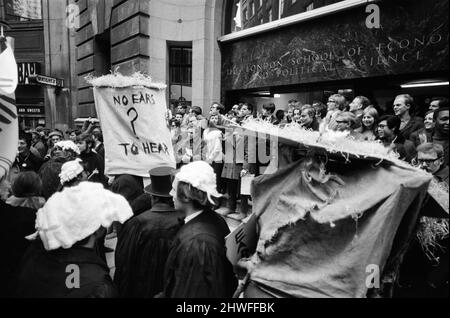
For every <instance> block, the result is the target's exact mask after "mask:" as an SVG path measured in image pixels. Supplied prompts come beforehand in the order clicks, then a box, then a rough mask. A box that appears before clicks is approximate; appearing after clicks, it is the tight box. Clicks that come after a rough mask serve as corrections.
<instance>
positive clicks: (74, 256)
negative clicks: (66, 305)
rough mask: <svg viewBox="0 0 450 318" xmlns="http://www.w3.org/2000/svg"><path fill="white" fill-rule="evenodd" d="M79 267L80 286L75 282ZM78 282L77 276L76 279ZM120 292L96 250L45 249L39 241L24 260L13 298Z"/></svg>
mask: <svg viewBox="0 0 450 318" xmlns="http://www.w3.org/2000/svg"><path fill="white" fill-rule="evenodd" d="M74 265H75V266H77V268H78V269H79V271H78V273H79V288H75V287H76V286H74V285H71V284H73V283H74V282H75V279H76V278H75V277H76V276H71V275H76V272H77V270H76V269H74ZM77 281H78V279H77ZM116 296H117V291H116V289H115V287H114V285H113V283H112V280H111V277H110V276H109V268H108V266H107V265H106V263H105V262H104V261H103V260H102V259H101V258H100V257H99V256H98V255H97V254H96V252H95V250H94V249H91V248H85V247H76V246H75V247H71V248H69V249H62V248H60V249H57V250H54V251H46V250H45V249H44V246H43V245H42V242H41V241H40V240H36V241H35V242H34V243H33V244H32V245H31V246H30V248H29V249H28V250H27V252H26V254H25V256H24V258H23V259H22V263H21V268H20V271H19V275H18V279H17V282H16V284H15V292H14V297H25V298H113V297H116Z"/></svg>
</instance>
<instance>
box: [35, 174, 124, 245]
mask: <svg viewBox="0 0 450 318" xmlns="http://www.w3.org/2000/svg"><path fill="white" fill-rule="evenodd" d="M132 216H133V212H132V210H131V207H130V205H129V204H128V202H127V200H126V199H125V198H124V197H123V196H121V195H119V194H115V193H112V192H111V191H109V190H106V189H104V188H103V185H101V184H99V183H93V182H81V183H80V184H79V185H77V186H74V187H68V188H64V189H63V191H61V192H57V193H55V194H54V195H53V196H51V197H50V199H48V201H47V202H46V203H45V205H44V206H43V207H42V208H41V209H39V210H38V212H37V214H36V231H37V232H36V233H35V234H32V235H30V236H28V237H27V239H29V240H34V239H36V238H37V236H39V237H40V239H41V241H42V243H43V245H44V247H45V249H46V250H48V251H50V250H55V249H58V248H64V249H68V248H71V247H72V246H73V245H74V244H75V243H77V242H79V241H82V240H84V239H85V238H87V237H89V236H90V235H92V234H94V233H95V232H96V231H97V230H98V229H100V227H104V228H107V227H109V226H111V224H112V223H113V222H114V221H118V222H120V223H124V222H125V221H126V220H128V219H129V218H130V217H132Z"/></svg>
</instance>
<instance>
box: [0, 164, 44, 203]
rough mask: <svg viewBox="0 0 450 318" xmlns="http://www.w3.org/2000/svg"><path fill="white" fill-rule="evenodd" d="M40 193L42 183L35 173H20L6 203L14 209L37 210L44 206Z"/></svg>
mask: <svg viewBox="0 0 450 318" xmlns="http://www.w3.org/2000/svg"><path fill="white" fill-rule="evenodd" d="M41 191H42V181H41V178H39V176H38V174H37V173H36V172H34V171H24V172H21V173H19V175H18V176H17V177H16V179H15V180H14V183H13V184H12V192H13V195H12V196H11V197H9V198H8V199H7V200H6V203H7V204H9V205H12V206H15V207H26V208H31V209H34V210H39V209H40V208H41V207H42V206H43V205H44V204H45V199H44V198H43V197H41Z"/></svg>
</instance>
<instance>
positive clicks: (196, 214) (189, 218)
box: [184, 211, 203, 224]
mask: <svg viewBox="0 0 450 318" xmlns="http://www.w3.org/2000/svg"><path fill="white" fill-rule="evenodd" d="M202 212H203V211H198V212H195V213H193V214H191V215H189V216H187V217H185V218H184V224H186V223H187V222H189V221H192V220H193V219H194V218H196V217H197V216H199V215H200V214H201V213H202Z"/></svg>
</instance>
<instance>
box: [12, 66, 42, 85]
mask: <svg viewBox="0 0 450 318" xmlns="http://www.w3.org/2000/svg"><path fill="white" fill-rule="evenodd" d="M38 72H39V63H37V62H19V63H17V73H18V84H22V85H29V84H32V83H31V81H30V77H33V76H36V74H38Z"/></svg>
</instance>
